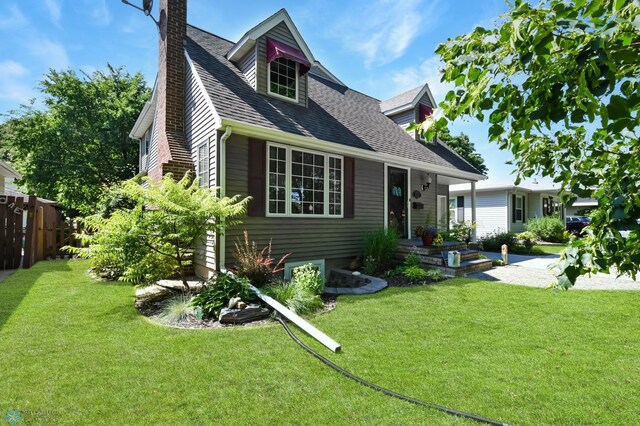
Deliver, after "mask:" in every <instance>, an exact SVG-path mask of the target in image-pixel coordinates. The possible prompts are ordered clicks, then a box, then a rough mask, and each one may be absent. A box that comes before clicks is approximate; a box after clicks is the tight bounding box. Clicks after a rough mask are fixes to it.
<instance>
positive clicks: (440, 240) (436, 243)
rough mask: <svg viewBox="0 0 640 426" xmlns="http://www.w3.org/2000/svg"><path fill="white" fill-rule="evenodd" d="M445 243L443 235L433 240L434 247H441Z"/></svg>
mask: <svg viewBox="0 0 640 426" xmlns="http://www.w3.org/2000/svg"><path fill="white" fill-rule="evenodd" d="M443 242H444V237H443V236H442V234H438V235H436V236H435V238H434V239H433V245H434V246H441V245H442V243H443Z"/></svg>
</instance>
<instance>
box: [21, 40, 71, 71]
mask: <svg viewBox="0 0 640 426" xmlns="http://www.w3.org/2000/svg"><path fill="white" fill-rule="evenodd" d="M27 50H28V51H29V53H31V55H33V56H35V57H36V58H38V59H40V60H41V61H42V62H44V63H45V64H46V65H47V67H49V68H54V69H57V70H60V69H66V68H68V67H69V63H70V62H69V56H68V55H67V51H66V49H65V48H64V46H63V45H61V44H60V43H56V42H54V41H51V40H48V39H46V38H44V37H41V38H40V39H34V40H32V41H31V42H30V43H28V44H27Z"/></svg>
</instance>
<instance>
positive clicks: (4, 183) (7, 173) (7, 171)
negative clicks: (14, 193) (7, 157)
mask: <svg viewBox="0 0 640 426" xmlns="http://www.w3.org/2000/svg"><path fill="white" fill-rule="evenodd" d="M19 178H20V174H19V173H18V172H16V171H15V170H13V168H12V167H11V166H9V165H8V164H7V163H5V162H4V161H0V195H11V194H8V193H6V192H7V191H8V189H9V188H11V187H12V182H13V180H14V179H19Z"/></svg>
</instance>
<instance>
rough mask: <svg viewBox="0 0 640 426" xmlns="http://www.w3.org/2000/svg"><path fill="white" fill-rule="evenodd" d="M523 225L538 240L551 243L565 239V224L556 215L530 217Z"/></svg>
mask: <svg viewBox="0 0 640 426" xmlns="http://www.w3.org/2000/svg"><path fill="white" fill-rule="evenodd" d="M525 227H526V228H527V231H529V232H531V233H533V234H534V235H535V236H536V238H538V239H540V240H543V241H549V242H552V243H561V242H564V241H566V240H565V237H564V231H565V225H564V222H562V220H561V219H560V218H559V217H558V216H546V217H539V218H537V219H531V220H529V221H528V222H527V223H526V224H525Z"/></svg>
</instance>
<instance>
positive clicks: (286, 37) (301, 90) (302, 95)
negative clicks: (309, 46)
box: [256, 23, 307, 106]
mask: <svg viewBox="0 0 640 426" xmlns="http://www.w3.org/2000/svg"><path fill="white" fill-rule="evenodd" d="M267 37H271V38H272V39H274V40H277V41H280V42H282V43H285V44H288V45H290V46H293V47H295V48H296V49H300V46H298V44H297V43H296V42H295V39H294V38H293V36H292V35H291V32H290V31H289V29H288V28H287V26H286V25H285V24H284V23H280V24H278V25H276V26H275V27H273V29H271V30H270V31H269V32H268V33H266V34H265V35H263V36H262V37H260V38H259V39H258V40H257V50H256V52H257V55H258V72H257V91H258V93H262V94H267ZM298 104H300V105H303V106H307V74H305V75H303V76H302V77H300V78H299V79H298Z"/></svg>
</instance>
